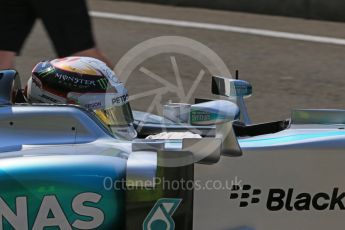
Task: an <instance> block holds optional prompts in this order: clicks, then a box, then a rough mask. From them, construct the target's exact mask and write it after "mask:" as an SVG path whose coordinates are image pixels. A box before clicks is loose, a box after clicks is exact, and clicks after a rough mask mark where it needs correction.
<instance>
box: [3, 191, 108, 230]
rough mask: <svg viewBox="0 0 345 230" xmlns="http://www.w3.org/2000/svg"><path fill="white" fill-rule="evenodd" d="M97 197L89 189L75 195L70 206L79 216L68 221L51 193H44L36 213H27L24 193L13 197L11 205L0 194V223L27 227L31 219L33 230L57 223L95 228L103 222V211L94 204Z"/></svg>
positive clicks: (27, 199) (19, 228) (66, 227)
mask: <svg viewBox="0 0 345 230" xmlns="http://www.w3.org/2000/svg"><path fill="white" fill-rule="evenodd" d="M101 199H102V196H101V195H99V194H97V193H91V192H86V193H81V194H78V195H77V196H75V197H74V198H73V200H72V204H71V207H72V211H73V212H74V213H75V214H76V215H78V216H80V219H76V220H73V221H70V222H69V220H68V216H66V214H65V212H64V210H63V208H62V207H61V204H60V203H59V200H58V197H57V196H55V195H47V196H44V197H43V198H42V201H41V204H40V207H39V209H38V211H37V213H30V212H32V211H33V210H32V209H30V207H29V203H30V199H29V198H28V197H26V196H22V197H16V199H15V201H14V202H15V204H14V205H13V204H12V203H9V202H6V201H5V200H4V199H3V197H0V218H1V226H3V224H4V223H5V222H7V223H8V224H9V225H11V226H12V227H13V228H14V229H18V230H28V229H29V224H30V223H31V222H32V221H33V225H32V229H33V230H38V229H45V228H46V227H59V229H65V230H69V229H70V230H72V229H96V228H98V227H100V226H101V225H102V224H103V222H104V219H105V215H104V213H103V211H102V210H101V209H98V208H97V207H95V206H94V205H95V204H98V203H99V202H100V201H101ZM11 202H12V201H11ZM87 204H89V205H87ZM92 205H93V206H92ZM12 207H14V208H12ZM32 214H34V217H35V219H34V220H29V216H32ZM1 229H2V228H1Z"/></svg>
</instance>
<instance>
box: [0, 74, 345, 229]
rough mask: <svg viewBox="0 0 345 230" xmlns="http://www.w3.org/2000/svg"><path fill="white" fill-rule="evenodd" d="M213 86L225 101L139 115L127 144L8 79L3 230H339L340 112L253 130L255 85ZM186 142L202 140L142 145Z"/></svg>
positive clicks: (83, 114)
mask: <svg viewBox="0 0 345 230" xmlns="http://www.w3.org/2000/svg"><path fill="white" fill-rule="evenodd" d="M211 83H212V87H211V88H212V93H213V94H215V95H217V96H220V97H221V98H222V100H214V101H212V100H197V103H196V104H194V105H190V106H188V108H187V110H186V109H185V105H180V104H169V105H167V106H166V111H167V113H166V116H164V117H162V116H158V115H154V114H148V113H144V112H140V111H134V112H133V114H134V126H135V127H136V129H137V131H138V137H137V138H135V139H133V140H124V139H121V138H119V137H118V136H116V134H114V133H113V132H112V131H111V130H110V129H109V127H108V126H107V124H105V123H104V122H103V121H102V120H100V119H99V118H98V117H97V116H96V114H95V113H94V112H93V111H92V110H90V109H88V108H85V107H82V106H76V105H71V104H31V103H27V102H26V101H25V100H24V97H23V95H22V93H21V92H22V91H21V90H20V88H21V87H20V83H19V76H18V73H17V72H16V71H14V70H5V71H1V72H0V130H1V131H0V185H1V190H0V218H1V225H0V229H17V230H28V229H34V230H38V229H121V230H125V229H126V230H129V229H152V230H156V229H169V230H170V229H178V230H191V229H195V230H203V229H216V230H230V229H238V230H248V229H252V230H254V229H255V230H256V229H257V230H267V229H280V230H284V229H304V230H307V229H313V230H318V229H320V230H321V229H340V228H341V227H342V226H343V225H344V223H343V222H344V216H345V180H344V179H343V176H342V175H343V173H344V170H345V168H344V163H345V154H344V149H345V130H344V129H345V111H343V110H294V111H293V112H292V115H291V117H290V118H289V119H286V120H282V121H274V122H268V123H264V124H251V122H250V119H249V116H248V114H247V111H246V109H245V105H244V98H245V97H247V96H250V95H251V93H252V87H251V85H250V84H249V83H248V82H245V81H242V80H237V79H230V78H226V77H219V76H214V77H212V82H211ZM171 111H174V112H173V113H172V112H171ZM176 111H177V112H176ZM181 111H182V112H181ZM186 113H187V116H186ZM186 131H188V132H192V133H194V134H198V135H199V136H200V137H198V138H185V139H183V138H182V139H154V138H147V137H150V136H152V135H153V136H154V135H157V134H159V133H161V132H167V133H170V132H175V133H176V132H186Z"/></svg>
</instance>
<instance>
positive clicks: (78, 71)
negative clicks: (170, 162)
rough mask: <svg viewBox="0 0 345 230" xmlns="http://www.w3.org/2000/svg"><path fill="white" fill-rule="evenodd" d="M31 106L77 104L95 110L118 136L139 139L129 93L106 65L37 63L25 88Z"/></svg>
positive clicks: (77, 60)
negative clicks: (38, 104) (40, 104)
mask: <svg viewBox="0 0 345 230" xmlns="http://www.w3.org/2000/svg"><path fill="white" fill-rule="evenodd" d="M26 96H27V99H28V101H29V102H30V103H50V104H76V105H80V106H83V107H85V108H88V109H91V110H93V111H94V112H95V113H96V114H97V116H98V117H99V118H100V119H101V120H102V121H103V122H104V123H105V124H106V125H108V126H109V127H110V128H111V129H112V130H113V132H114V134H115V135H117V136H120V137H123V138H125V139H133V138H135V137H136V131H135V129H134V127H133V125H132V123H133V120H134V119H133V114H132V110H131V108H130V104H129V97H128V91H127V89H126V88H125V87H124V85H123V83H121V82H120V81H119V80H118V78H117V77H116V75H115V73H114V72H113V71H112V70H111V69H110V68H109V67H107V65H106V64H105V63H103V62H102V61H99V60H97V59H94V58H89V57H67V58H62V59H56V60H53V61H44V62H40V63H38V64H37V65H36V66H35V68H34V69H33V71H32V74H31V77H30V79H29V81H28V84H27V87H26Z"/></svg>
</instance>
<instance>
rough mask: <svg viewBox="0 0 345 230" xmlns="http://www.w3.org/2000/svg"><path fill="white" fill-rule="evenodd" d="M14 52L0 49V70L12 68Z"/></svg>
mask: <svg viewBox="0 0 345 230" xmlns="http://www.w3.org/2000/svg"><path fill="white" fill-rule="evenodd" d="M15 57H16V53H15V52H12V51H4V50H0V70H4V69H13V68H14V60H15Z"/></svg>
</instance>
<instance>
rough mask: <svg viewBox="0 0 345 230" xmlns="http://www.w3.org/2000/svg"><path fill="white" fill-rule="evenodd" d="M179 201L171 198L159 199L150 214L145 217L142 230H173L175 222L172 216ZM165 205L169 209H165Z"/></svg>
mask: <svg viewBox="0 0 345 230" xmlns="http://www.w3.org/2000/svg"><path fill="white" fill-rule="evenodd" d="M181 201H182V199H173V198H162V199H159V200H158V201H157V203H156V204H155V206H154V207H153V208H152V210H151V211H150V213H149V214H148V215H147V217H146V219H145V221H144V223H143V230H148V229H151V230H174V229H175V222H174V219H173V218H172V216H173V214H174V213H175V211H176V210H177V208H178V206H179V205H180V203H181ZM165 205H169V206H168V207H169V208H167V206H165ZM170 205H172V206H170ZM161 215H163V216H161Z"/></svg>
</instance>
